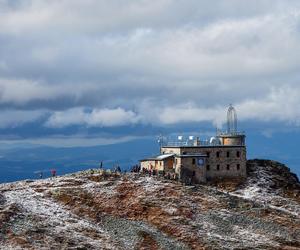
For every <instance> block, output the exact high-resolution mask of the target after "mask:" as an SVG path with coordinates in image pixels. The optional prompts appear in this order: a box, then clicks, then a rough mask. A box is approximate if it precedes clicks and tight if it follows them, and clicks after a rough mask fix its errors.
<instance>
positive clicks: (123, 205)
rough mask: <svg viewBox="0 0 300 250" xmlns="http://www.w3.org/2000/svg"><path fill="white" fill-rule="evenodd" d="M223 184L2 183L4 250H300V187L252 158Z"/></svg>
mask: <svg viewBox="0 0 300 250" xmlns="http://www.w3.org/2000/svg"><path fill="white" fill-rule="evenodd" d="M248 174H249V177H248V179H247V180H246V181H245V182H243V183H241V182H237V183H236V185H230V188H227V187H228V186H226V185H225V184H224V183H225V182H224V183H223V184H224V185H223V186H222V185H212V184H211V185H197V186H183V185H181V184H179V183H177V182H172V181H169V180H164V179H159V178H156V177H149V176H142V175H139V174H126V175H119V174H113V173H108V172H104V171H98V170H91V171H84V172H80V173H76V174H72V175H67V176H62V177H56V178H53V179H46V180H38V181H33V182H31V181H22V182H15V183H9V184H2V185H0V249H299V248H300V199H299V197H300V196H299V194H300V184H299V181H298V178H297V176H296V175H294V174H292V173H291V172H290V171H289V169H288V168H287V167H286V166H284V165H282V164H280V163H277V162H273V161H266V160H251V161H249V162H248Z"/></svg>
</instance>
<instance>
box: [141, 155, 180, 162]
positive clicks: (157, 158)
mask: <svg viewBox="0 0 300 250" xmlns="http://www.w3.org/2000/svg"><path fill="white" fill-rule="evenodd" d="M173 156H175V154H163V155H158V156H154V157H150V158H146V159H143V160H140V161H163V160H165V159H168V158H170V157H173Z"/></svg>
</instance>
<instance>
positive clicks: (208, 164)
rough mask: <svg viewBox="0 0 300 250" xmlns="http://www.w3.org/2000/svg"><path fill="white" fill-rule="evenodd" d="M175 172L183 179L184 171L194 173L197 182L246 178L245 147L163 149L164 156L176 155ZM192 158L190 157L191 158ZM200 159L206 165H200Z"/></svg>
mask: <svg viewBox="0 0 300 250" xmlns="http://www.w3.org/2000/svg"><path fill="white" fill-rule="evenodd" d="M175 152H176V157H175V164H174V169H175V172H176V173H177V174H178V175H179V178H181V173H182V172H183V169H188V170H189V171H192V172H193V173H194V179H195V181H196V182H205V181H207V180H211V179H215V178H228V177H246V176H247V172H246V161H247V154H246V147H245V146H207V147H205V146H193V147H162V148H161V153H162V154H169V153H175ZM189 156H190V157H189ZM199 159H203V161H204V164H203V165H198V164H197V162H198V161H199Z"/></svg>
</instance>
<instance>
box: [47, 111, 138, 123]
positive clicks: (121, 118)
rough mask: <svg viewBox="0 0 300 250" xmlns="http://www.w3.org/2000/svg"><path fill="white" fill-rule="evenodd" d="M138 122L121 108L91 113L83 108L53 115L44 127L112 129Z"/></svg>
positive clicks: (135, 116)
mask: <svg viewBox="0 0 300 250" xmlns="http://www.w3.org/2000/svg"><path fill="white" fill-rule="evenodd" d="M138 121H139V117H138V116H137V114H135V113H134V112H132V111H126V110H124V109H122V108H116V109H94V110H92V111H87V110H85V109H84V108H74V109H70V110H67V111H59V112H55V113H53V114H52V115H51V116H50V118H49V119H48V121H47V122H46V124H45V125H46V126H48V127H65V126H71V125H77V126H78V125H84V126H88V127H114V126H123V125H130V124H135V123H137V122H138Z"/></svg>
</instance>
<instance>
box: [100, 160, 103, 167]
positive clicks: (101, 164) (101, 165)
mask: <svg viewBox="0 0 300 250" xmlns="http://www.w3.org/2000/svg"><path fill="white" fill-rule="evenodd" d="M102 168H103V161H101V162H100V169H102Z"/></svg>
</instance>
